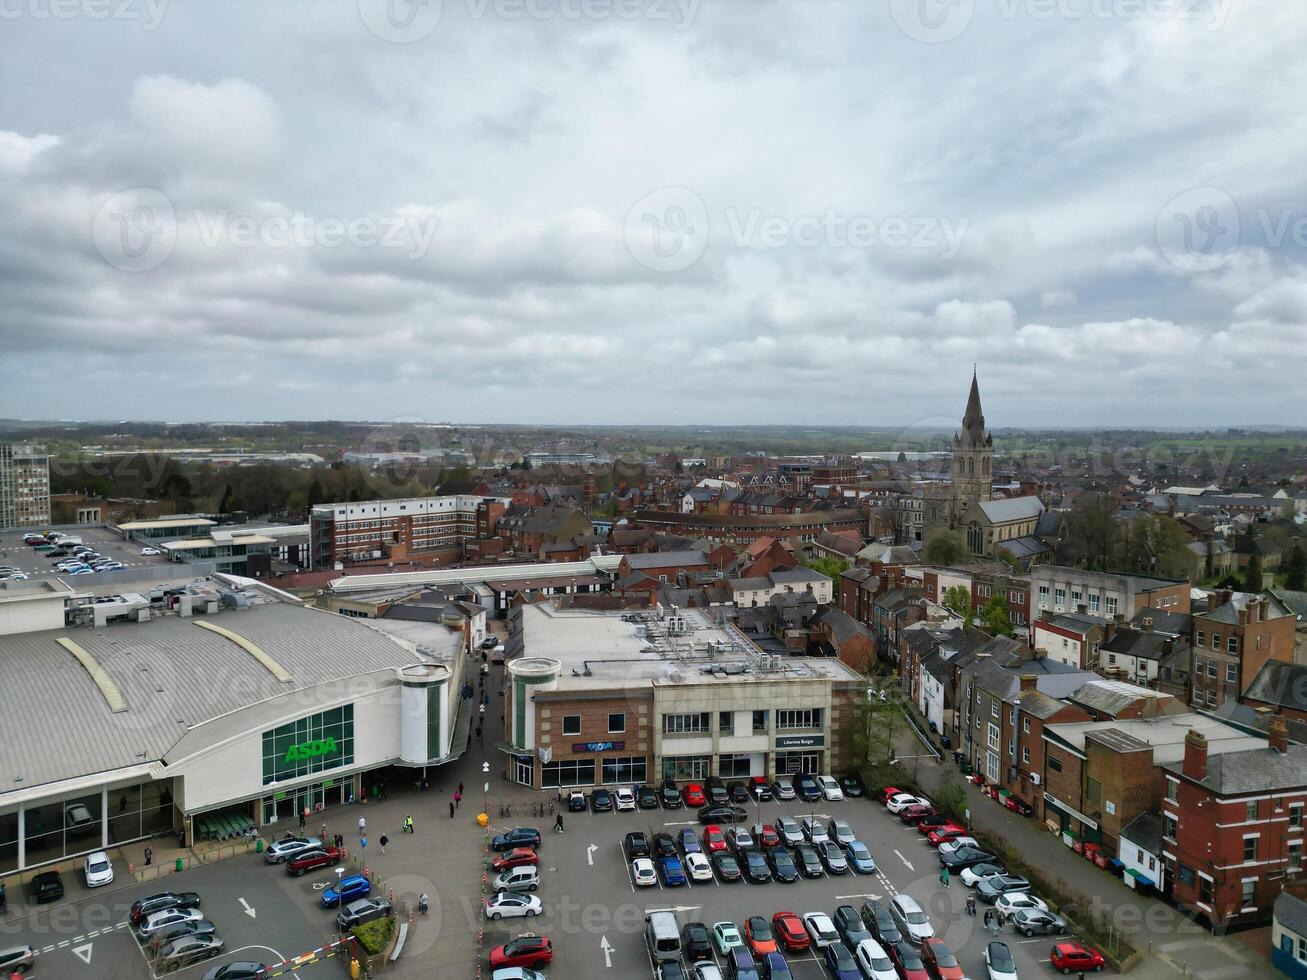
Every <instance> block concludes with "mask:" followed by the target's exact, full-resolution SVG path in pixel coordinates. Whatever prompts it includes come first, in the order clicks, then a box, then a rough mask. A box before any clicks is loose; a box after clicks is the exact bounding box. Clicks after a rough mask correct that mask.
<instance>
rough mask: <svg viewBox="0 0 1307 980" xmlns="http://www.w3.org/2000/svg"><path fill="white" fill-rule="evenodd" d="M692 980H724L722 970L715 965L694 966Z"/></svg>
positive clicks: (701, 963)
mask: <svg viewBox="0 0 1307 980" xmlns="http://www.w3.org/2000/svg"><path fill="white" fill-rule="evenodd" d="M694 980H724V978H723V977H722V969H721V967H719V966H718V965H717V964H716V963H707V962H700V963H696V964H694Z"/></svg>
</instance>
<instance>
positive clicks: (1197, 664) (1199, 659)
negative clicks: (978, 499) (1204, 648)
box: [1194, 657, 1207, 674]
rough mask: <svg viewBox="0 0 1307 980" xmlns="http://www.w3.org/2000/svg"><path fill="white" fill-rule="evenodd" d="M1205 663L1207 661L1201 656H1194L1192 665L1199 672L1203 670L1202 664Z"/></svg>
mask: <svg viewBox="0 0 1307 980" xmlns="http://www.w3.org/2000/svg"><path fill="white" fill-rule="evenodd" d="M1206 663H1207V661H1206V660H1204V659H1203V658H1202V657H1197V658H1195V660H1194V667H1195V668H1196V669H1197V671H1198V673H1199V674H1201V673H1202V672H1203V666H1204V665H1205V664H1206Z"/></svg>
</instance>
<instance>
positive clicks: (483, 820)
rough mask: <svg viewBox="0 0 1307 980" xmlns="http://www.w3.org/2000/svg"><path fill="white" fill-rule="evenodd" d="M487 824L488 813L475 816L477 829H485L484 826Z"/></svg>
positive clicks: (488, 819)
mask: <svg viewBox="0 0 1307 980" xmlns="http://www.w3.org/2000/svg"><path fill="white" fill-rule="evenodd" d="M489 824H490V814H488V813H478V814H477V826H478V827H486V826H489Z"/></svg>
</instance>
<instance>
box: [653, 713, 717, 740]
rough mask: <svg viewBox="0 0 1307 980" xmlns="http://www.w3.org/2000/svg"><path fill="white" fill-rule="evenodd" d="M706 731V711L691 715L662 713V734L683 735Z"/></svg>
mask: <svg viewBox="0 0 1307 980" xmlns="http://www.w3.org/2000/svg"><path fill="white" fill-rule="evenodd" d="M706 731H708V712H706V711H701V712H698V713H697V714H692V715H663V734H664V735H684V734H689V733H696V732H706Z"/></svg>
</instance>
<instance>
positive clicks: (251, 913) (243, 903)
mask: <svg viewBox="0 0 1307 980" xmlns="http://www.w3.org/2000/svg"><path fill="white" fill-rule="evenodd" d="M237 901H238V902H240V903H241V908H243V909H244V910H245V914H246V915H248V916H249V917H250V918H251V919H252V918H254V914H255V913H254V909H252V908H250V903H249V902H247V901H245V899H243V898H240V899H237Z"/></svg>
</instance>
